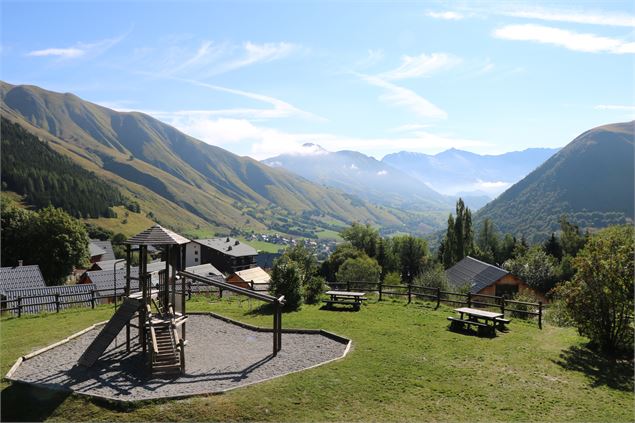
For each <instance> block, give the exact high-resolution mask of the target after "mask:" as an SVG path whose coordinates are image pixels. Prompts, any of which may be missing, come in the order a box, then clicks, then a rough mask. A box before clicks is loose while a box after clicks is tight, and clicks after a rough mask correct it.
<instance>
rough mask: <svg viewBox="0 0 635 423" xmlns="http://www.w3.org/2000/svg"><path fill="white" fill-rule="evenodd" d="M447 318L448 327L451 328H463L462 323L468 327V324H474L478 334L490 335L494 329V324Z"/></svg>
mask: <svg viewBox="0 0 635 423" xmlns="http://www.w3.org/2000/svg"><path fill="white" fill-rule="evenodd" d="M448 320H449V321H450V329H452V330H458V329H463V325H467V326H468V328H469V326H476V328H477V330H478V334H479V335H491V334H492V332H493V331H494V326H490V325H488V324H487V323H481V322H477V321H474V320H465V319H459V318H456V317H448Z"/></svg>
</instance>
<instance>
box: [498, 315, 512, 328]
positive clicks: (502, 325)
mask: <svg viewBox="0 0 635 423" xmlns="http://www.w3.org/2000/svg"><path fill="white" fill-rule="evenodd" d="M510 322H511V320H510V319H504V318H502V317H497V318H495V319H494V323H495V324H496V323H498V327H499V328H505V325H508V324H509V323H510Z"/></svg>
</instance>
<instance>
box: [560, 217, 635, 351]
mask: <svg viewBox="0 0 635 423" xmlns="http://www.w3.org/2000/svg"><path fill="white" fill-rule="evenodd" d="M634 237H635V230H634V229H633V227H632V226H630V225H628V226H615V227H609V228H606V229H604V230H602V231H600V232H598V233H597V234H595V235H594V236H592V237H590V239H589V241H588V243H587V244H586V245H585V247H584V248H583V249H582V250H581V251H580V253H579V254H578V255H577V257H576V258H575V259H574V266H575V269H576V274H575V276H574V277H573V280H571V281H569V282H565V283H563V284H561V285H559V286H558V287H557V290H556V293H557V294H558V297H559V298H561V299H562V300H563V301H564V303H565V306H566V308H567V309H568V311H569V314H570V315H571V317H572V318H573V320H574V321H575V322H576V324H577V327H578V330H579V331H580V333H581V334H582V335H585V336H587V337H589V339H590V340H591V342H592V344H594V345H596V346H598V347H600V348H601V349H602V350H603V351H604V352H608V353H611V352H616V351H618V350H620V349H630V351H631V352H632V348H633V343H632V341H633V338H632V336H633V331H632V327H631V323H630V315H631V314H632V313H633V306H634V304H633V288H634V286H633V285H634V284H633V272H634V271H635V269H634V265H633V256H634V255H635V241H634Z"/></svg>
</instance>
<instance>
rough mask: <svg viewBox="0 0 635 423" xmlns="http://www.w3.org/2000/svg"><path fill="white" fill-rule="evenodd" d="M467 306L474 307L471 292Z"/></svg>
mask: <svg viewBox="0 0 635 423" xmlns="http://www.w3.org/2000/svg"><path fill="white" fill-rule="evenodd" d="M467 306H468V307H472V293H471V292H468V293H467Z"/></svg>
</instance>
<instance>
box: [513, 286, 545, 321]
mask: <svg viewBox="0 0 635 423" xmlns="http://www.w3.org/2000/svg"><path fill="white" fill-rule="evenodd" d="M512 300H513V301H522V302H525V303H538V301H540V300H539V299H538V298H537V297H536V296H535V295H533V294H531V293H529V292H519V293H517V294H516V295H514V297H513V298H512ZM509 307H510V308H509V309H507V304H506V307H505V310H506V311H509V315H510V316H511V317H516V318H518V319H525V320H529V319H533V318H534V316H533V315H531V314H526V313H520V312H522V311H533V312H536V313H537V312H538V309H537V308H536V307H534V306H530V305H527V304H513V303H512V304H510V305H509ZM514 310H516V311H514Z"/></svg>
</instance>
